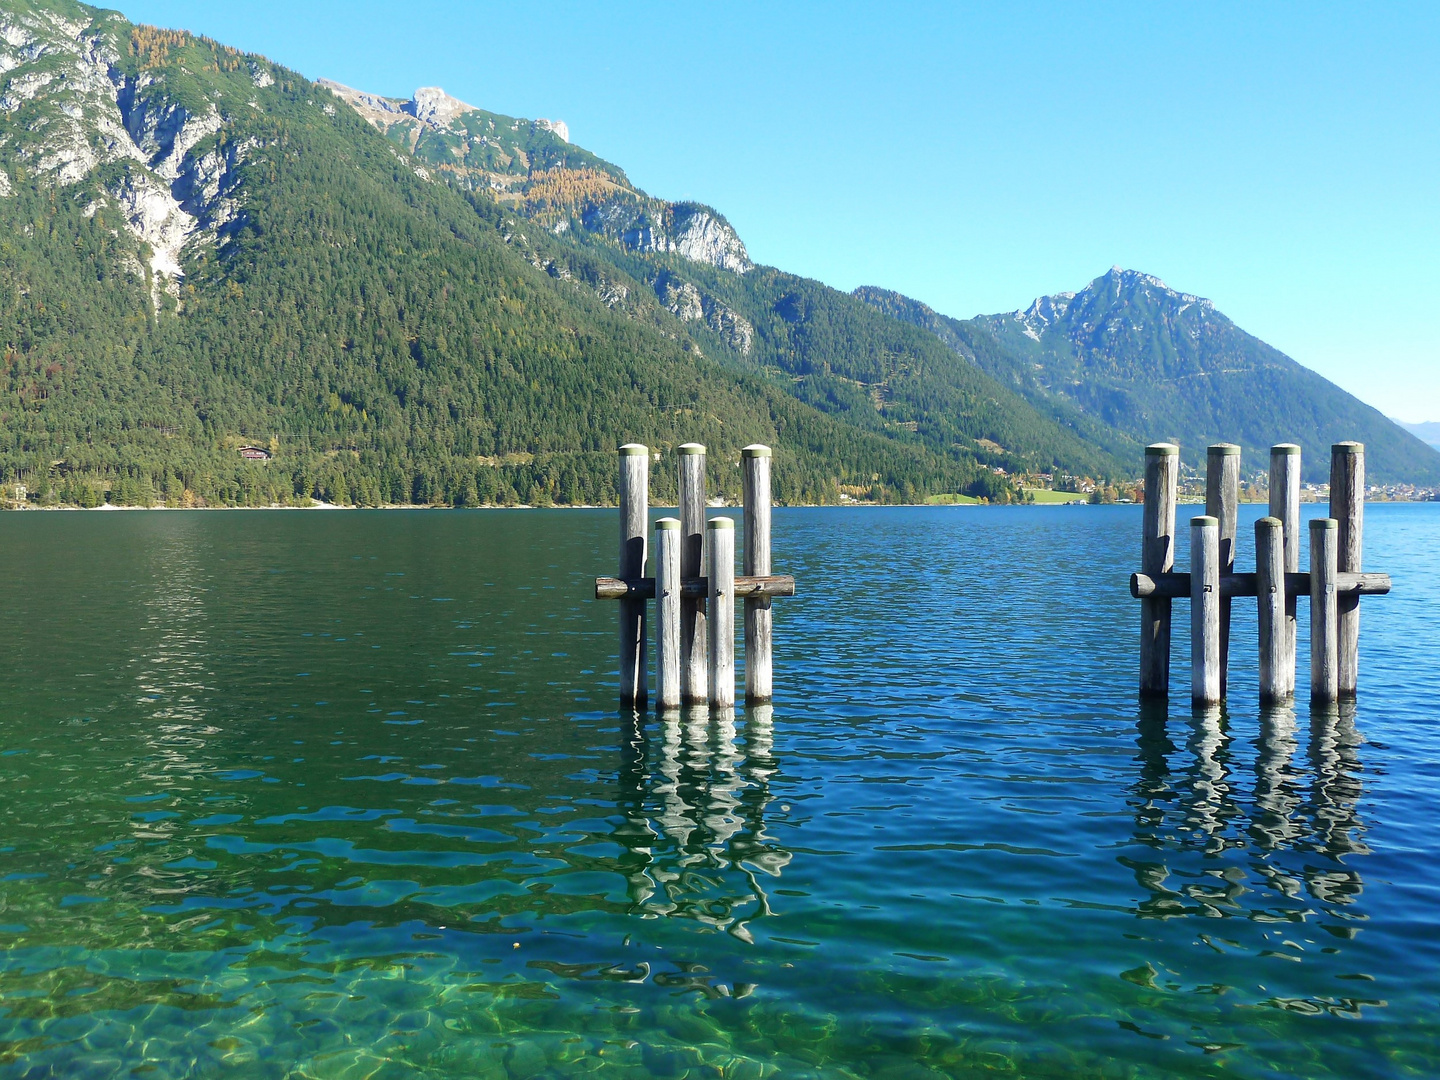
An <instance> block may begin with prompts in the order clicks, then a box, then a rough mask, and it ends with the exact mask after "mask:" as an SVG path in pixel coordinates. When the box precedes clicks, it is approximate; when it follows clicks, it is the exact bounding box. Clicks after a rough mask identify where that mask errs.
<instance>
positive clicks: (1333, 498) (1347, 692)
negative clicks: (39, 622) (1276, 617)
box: [1330, 442, 1365, 698]
mask: <svg viewBox="0 0 1440 1080" xmlns="http://www.w3.org/2000/svg"><path fill="white" fill-rule="evenodd" d="M1330 516H1331V517H1332V518H1334V519H1335V521H1336V522H1337V524H1338V528H1339V533H1340V535H1339V537H1338V538H1337V543H1336V552H1335V559H1336V569H1337V570H1338V571H1339V572H1340V573H1342V574H1358V573H1359V572H1360V549H1361V541H1362V540H1363V538H1364V528H1365V444H1364V443H1358V442H1339V443H1336V444H1335V445H1334V446H1332V447H1331V448H1330ZM1337 626H1338V634H1339V643H1338V645H1337V649H1338V652H1337V663H1338V665H1339V667H1338V670H1337V672H1336V682H1337V689H1338V693H1339V695H1340V697H1342V698H1353V697H1354V696H1355V688H1356V686H1357V685H1358V684H1359V682H1360V594H1359V593H1357V592H1346V593H1342V594H1341V595H1340V597H1339V603H1338V605H1337Z"/></svg>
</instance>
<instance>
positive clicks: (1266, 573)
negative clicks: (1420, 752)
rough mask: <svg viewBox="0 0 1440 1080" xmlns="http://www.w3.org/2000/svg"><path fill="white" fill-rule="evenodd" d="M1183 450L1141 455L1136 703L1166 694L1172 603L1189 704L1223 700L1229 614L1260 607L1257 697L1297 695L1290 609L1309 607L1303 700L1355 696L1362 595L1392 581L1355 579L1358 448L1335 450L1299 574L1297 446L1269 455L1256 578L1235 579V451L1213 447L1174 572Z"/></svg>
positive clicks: (1158, 447) (1133, 579) (1159, 448)
mask: <svg viewBox="0 0 1440 1080" xmlns="http://www.w3.org/2000/svg"><path fill="white" fill-rule="evenodd" d="M1179 461H1180V459H1179V448H1178V447H1176V446H1173V445H1171V444H1169V443H1156V444H1154V445H1153V446H1148V447H1146V449H1145V512H1144V518H1143V522H1142V526H1141V528H1142V537H1141V539H1142V547H1141V558H1140V567H1141V571H1140V573H1138V574H1132V575H1131V576H1130V592H1131V595H1132V596H1134V597H1136V598H1137V599H1139V600H1140V605H1141V606H1140V694H1141V696H1142V697H1164V696H1166V695H1167V694H1168V692H1169V687H1170V618H1171V601H1172V600H1173V599H1175V598H1176V597H1189V599H1190V640H1191V673H1190V695H1191V699H1192V701H1193V702H1194V703H1195V704H1196V705H1200V706H1209V705H1214V704H1217V703H1219V702H1220V701H1223V700H1224V698H1225V695H1226V691H1227V688H1228V677H1229V651H1230V610H1231V603H1232V601H1233V600H1234V598H1235V597H1237V596H1245V597H1249V596H1253V597H1255V598H1256V603H1257V605H1258V609H1259V611H1258V614H1259V631H1260V633H1259V638H1260V640H1259V660H1260V697H1261V700H1262V701H1265V702H1278V701H1284V700H1285V699H1287V698H1289V697H1290V696H1291V695H1292V694H1294V692H1295V651H1296V650H1295V629H1296V601H1297V600H1298V599H1299V598H1300V597H1302V596H1306V597H1309V600H1310V693H1311V697H1312V698H1313V699H1314V700H1316V701H1335V700H1336V699H1338V698H1344V697H1354V696H1355V691H1356V687H1357V685H1358V682H1359V678H1358V676H1359V640H1360V597H1361V596H1365V595H1378V594H1383V593H1388V592H1389V591H1390V577H1389V575H1388V574H1367V573H1363V572H1362V571H1361V541H1362V536H1363V523H1364V508H1365V447H1364V446H1363V445H1361V444H1360V443H1356V442H1341V443H1336V444H1335V445H1334V446H1333V447H1331V457H1330V517H1328V518H1322V519H1319V520H1315V521H1311V522H1310V570H1309V572H1308V573H1301V572H1300V447H1298V446H1296V445H1295V444H1293V443H1279V444H1277V445H1275V446H1272V447H1271V448H1270V507H1269V510H1270V513H1269V516H1267V517H1263V518H1261V519H1260V520H1259V521H1257V522H1256V523H1255V572H1254V573H1253V574H1246V573H1237V572H1236V571H1235V540H1236V534H1237V531H1238V518H1239V503H1240V448H1239V447H1238V446H1234V445H1232V444H1230V443H1217V444H1215V445H1214V446H1211V447H1209V448H1208V452H1207V453H1206V476H1205V515H1204V516H1202V517H1196V518H1192V519H1191V521H1190V572H1189V573H1188V574H1187V573H1176V572H1175V571H1174V562H1175V504H1176V490H1177V482H1178V479H1179Z"/></svg>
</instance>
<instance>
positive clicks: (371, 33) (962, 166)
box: [124, 0, 1440, 420]
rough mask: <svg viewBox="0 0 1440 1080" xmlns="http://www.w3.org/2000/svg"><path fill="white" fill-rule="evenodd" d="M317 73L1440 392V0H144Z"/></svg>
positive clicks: (959, 288)
mask: <svg viewBox="0 0 1440 1080" xmlns="http://www.w3.org/2000/svg"><path fill="white" fill-rule="evenodd" d="M124 11H125V14H126V15H128V16H129V17H130V18H132V19H135V20H137V21H143V22H150V23H155V24H158V25H162V26H172V27H184V28H186V29H190V30H194V31H197V32H200V33H205V34H209V35H210V36H212V37H215V38H218V39H220V40H221V41H224V42H226V43H228V44H232V45H235V46H238V47H240V48H243V49H246V50H249V51H254V52H260V53H263V54H265V55H266V56H269V57H270V58H271V59H274V60H276V61H279V62H280V63H283V64H286V65H288V66H290V67H292V68H295V69H297V70H299V71H300V72H301V73H303V74H305V75H307V76H310V77H311V78H318V77H322V76H323V77H328V78H332V79H336V80H338V81H340V82H343V83H348V84H350V85H352V86H357V87H360V88H362V89H366V90H371V91H375V92H379V93H384V94H390V95H396V96H409V94H410V93H411V92H412V91H413V90H414V89H415V87H417V86H430V85H438V86H443V87H444V88H445V89H446V90H448V91H449V92H450V93H452V94H454V95H455V96H456V97H459V98H463V99H464V100H466V101H469V102H470V103H472V104H475V105H481V106H484V107H486V108H489V109H493V110H495V111H497V112H503V113H508V114H511V115H518V116H525V117H535V116H546V117H550V118H554V119H563V120H565V121H566V122H567V123H568V124H569V125H570V132H571V137H572V139H573V140H574V141H575V142H577V143H579V144H580V145H582V146H585V147H586V148H588V149H590V150H593V151H595V152H596V153H598V154H600V155H601V156H602V157H605V158H607V159H609V160H611V161H613V162H615V163H616V164H618V165H620V166H622V167H623V168H625V169H626V170H627V171H628V172H629V174H630V176H631V178H632V179H633V180H634V181H635V182H636V183H638V184H639V185H640V186H641V187H643V188H645V189H646V190H647V191H649V192H651V193H652V194H655V195H659V196H662V197H665V198H671V199H678V198H694V199H699V200H702V201H704V202H708V203H710V204H712V205H714V206H716V207H717V208H719V209H720V210H721V211H723V212H724V213H725V214H726V215H727V216H728V217H729V218H730V220H731V222H732V223H733V224H734V225H735V226H736V228H737V229H738V230H739V231H740V234H741V236H742V237H743V238H744V240H745V242H746V244H747V245H748V246H749V248H750V251H751V254H752V255H753V256H754V257H755V258H756V259H757V260H759V261H761V262H765V263H772V264H774V265H777V266H780V267H783V268H785V269H787V270H791V271H795V272H798V273H802V274H807V275H810V276H813V277H816V278H819V279H821V280H823V281H825V282H828V283H829V284H831V285H834V286H837V287H839V288H842V289H850V288H853V287H854V286H856V285H861V284H875V285H883V286H887V287H890V288H894V289H899V290H901V291H902V292H905V293H908V294H910V295H912V296H916V297H918V298H920V299H922V300H924V301H926V302H927V303H929V304H931V305H932V306H934V307H935V308H937V309H938V310H940V311H942V312H945V313H947V314H951V315H957V316H970V315H974V314H977V313H980V312H994V311H1005V310H1009V309H1012V308H1015V307H1019V306H1021V305H1024V304H1026V303H1028V302H1029V301H1030V299H1032V298H1033V297H1034V296H1037V295H1040V294H1044V293H1050V292H1058V291H1061V290H1064V289H1077V288H1080V287H1082V286H1083V285H1084V284H1085V283H1086V282H1087V281H1089V280H1090V279H1091V278H1093V277H1095V276H1096V275H1098V274H1100V273H1102V272H1104V271H1105V270H1106V269H1107V268H1109V267H1110V266H1111V265H1112V264H1119V265H1121V266H1125V267H1133V268H1136V269H1140V270H1145V271H1148V272H1150V273H1153V274H1157V275H1159V276H1160V277H1162V278H1164V279H1165V280H1166V281H1167V282H1168V283H1169V284H1170V285H1172V286H1174V287H1175V288H1177V289H1182V290H1184V291H1187V292H1193V293H1199V294H1200V295H1202V296H1208V297H1210V298H1211V299H1213V300H1214V301H1215V302H1216V304H1217V305H1218V306H1219V308H1220V309H1221V310H1222V311H1224V312H1225V313H1226V314H1228V315H1229V316H1230V317H1231V318H1233V319H1235V321H1236V322H1238V323H1239V324H1240V325H1241V326H1243V327H1244V328H1245V329H1247V330H1249V331H1251V332H1252V333H1255V334H1258V335H1259V336H1260V337H1262V338H1264V339H1265V340H1267V341H1269V342H1270V343H1272V344H1273V345H1276V346H1278V347H1279V348H1281V349H1283V350H1284V351H1286V352H1287V353H1289V354H1290V355H1291V356H1293V357H1295V358H1296V359H1297V360H1299V361H1300V362H1301V363H1304V364H1306V365H1308V366H1310V367H1313V368H1315V369H1316V370H1318V371H1320V372H1321V373H1322V374H1324V375H1325V376H1327V377H1328V378H1331V379H1333V380H1334V381H1335V382H1337V383H1339V384H1340V385H1342V386H1344V387H1345V388H1346V389H1348V390H1350V391H1351V392H1353V393H1355V394H1357V395H1359V396H1360V397H1361V398H1363V399H1364V400H1366V401H1368V402H1370V403H1371V404H1373V405H1375V406H1377V407H1378V408H1380V409H1382V410H1384V411H1385V412H1387V413H1389V414H1391V415H1396V416H1399V417H1401V418H1402V419H1407V420H1425V419H1432V420H1440V318H1437V313H1440V302H1437V297H1436V293H1437V286H1440V4H1436V3H1433V2H1432V3H1424V4H1421V3H1415V4H1404V3H1397V4H1386V5H1360V4H1317V3H1307V4H1283V3H1266V4H1254V3H1245V4H1238V3H1237V4H1207V5H1199V4H1184V5H1182V4H1151V3H1132V4H1126V3H1107V4H1098V3H1091V4H1084V3H1073V2H1072V3H1048V4H1024V3H1006V4H987V5H978V4H977V5H963V4H933V5H928V4H909V5H906V4H898V3H892V4H878V3H877V4H867V5H849V4H832V5H820V4H812V3H799V2H797V3H792V4H788V5H775V4H742V3H734V4H726V5H720V4H706V5H700V4H677V3H666V4H628V5H627V4H613V3H612V4H594V3H553V2H546V0H531V2H528V3H523V4H522V3H513V4H508V5H499V4H491V3H484V2H466V3H458V2H457V3H438V2H427V0H410V2H406V3H394V2H388V3H384V4H380V3H373V2H370V0H347V2H345V3H337V2H333V0H320V2H315V0H305V2H303V3H301V2H296V0H288V2H284V3H281V2H278V0H225V2H224V3H215V2H208V0H185V2H180V0H133V2H130V3H128V4H127V6H126V7H125V8H124Z"/></svg>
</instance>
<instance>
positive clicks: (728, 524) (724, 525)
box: [705, 517, 735, 530]
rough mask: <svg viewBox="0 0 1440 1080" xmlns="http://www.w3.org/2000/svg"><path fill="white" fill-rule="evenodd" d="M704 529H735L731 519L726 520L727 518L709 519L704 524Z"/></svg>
mask: <svg viewBox="0 0 1440 1080" xmlns="http://www.w3.org/2000/svg"><path fill="white" fill-rule="evenodd" d="M705 527H706V528H707V529H732V530H733V529H734V528H735V522H734V520H733V519H731V518H727V517H718V518H711V519H710V520H709V521H707V522H705Z"/></svg>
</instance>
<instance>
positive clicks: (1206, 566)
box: [1190, 515, 1221, 705]
mask: <svg viewBox="0 0 1440 1080" xmlns="http://www.w3.org/2000/svg"><path fill="white" fill-rule="evenodd" d="M1220 671H1221V663H1220V522H1219V521H1218V520H1217V519H1215V518H1213V517H1209V516H1208V515H1207V516H1204V517H1194V518H1191V519H1190V701H1191V702H1192V704H1195V705H1216V704H1219V702H1220V685H1221V684H1220Z"/></svg>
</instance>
